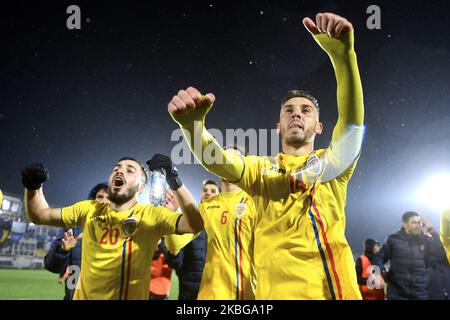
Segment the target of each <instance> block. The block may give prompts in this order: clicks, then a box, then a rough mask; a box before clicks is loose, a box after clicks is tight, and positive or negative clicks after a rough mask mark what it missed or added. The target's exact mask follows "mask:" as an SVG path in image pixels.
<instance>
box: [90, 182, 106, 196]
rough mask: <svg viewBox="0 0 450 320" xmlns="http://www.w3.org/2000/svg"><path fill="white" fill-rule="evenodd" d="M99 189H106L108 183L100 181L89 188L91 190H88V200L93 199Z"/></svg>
mask: <svg viewBox="0 0 450 320" xmlns="http://www.w3.org/2000/svg"><path fill="white" fill-rule="evenodd" d="M100 190H106V191H107V190H108V185H107V184H106V183H105V182H101V183H98V184H96V185H95V187H93V188H92V189H91V191H89V195H88V199H89V200H95V196H96V195H97V192H99V191H100Z"/></svg>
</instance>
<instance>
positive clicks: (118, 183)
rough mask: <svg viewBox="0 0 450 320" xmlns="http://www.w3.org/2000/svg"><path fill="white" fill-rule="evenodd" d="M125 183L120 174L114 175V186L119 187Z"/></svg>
mask: <svg viewBox="0 0 450 320" xmlns="http://www.w3.org/2000/svg"><path fill="white" fill-rule="evenodd" d="M125 184H126V181H125V179H124V178H122V177H121V176H116V177H115V178H114V180H113V186H114V188H121V187H123V186H124V185H125Z"/></svg>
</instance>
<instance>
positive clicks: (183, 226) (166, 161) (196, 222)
mask: <svg viewBox="0 0 450 320" xmlns="http://www.w3.org/2000/svg"><path fill="white" fill-rule="evenodd" d="M147 165H148V168H149V170H150V171H154V170H157V169H160V168H163V169H164V170H165V171H166V181H167V183H168V185H169V187H170V189H172V190H173V192H174V193H175V196H176V197H177V200H178V203H179V204H180V207H181V211H182V212H183V214H182V215H181V217H180V219H179V220H178V225H177V233H178V234H184V233H195V232H199V231H201V230H202V229H203V219H202V216H201V215H200V213H199V211H198V209H197V205H196V203H195V200H194V197H193V196H192V194H191V193H190V192H189V190H188V189H187V188H186V186H184V185H183V183H182V182H181V179H180V178H179V176H178V170H177V169H176V168H175V166H174V165H173V163H172V160H171V159H170V158H169V157H167V156H164V155H162V154H155V155H154V156H153V158H151V159H150V160H148V161H147Z"/></svg>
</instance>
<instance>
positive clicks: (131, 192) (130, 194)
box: [108, 185, 139, 205]
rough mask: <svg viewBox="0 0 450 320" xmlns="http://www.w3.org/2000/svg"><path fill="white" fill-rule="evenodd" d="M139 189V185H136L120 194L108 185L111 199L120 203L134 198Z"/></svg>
mask: <svg viewBox="0 0 450 320" xmlns="http://www.w3.org/2000/svg"><path fill="white" fill-rule="evenodd" d="M138 189H139V186H138V185H136V186H133V187H131V188H129V189H128V190H126V191H125V192H124V193H122V194H119V193H118V192H114V191H113V189H112V188H111V187H108V196H109V201H110V202H112V203H115V204H118V205H121V204H124V203H126V202H128V201H130V200H131V199H133V198H134V196H135V195H136V192H137V191H138Z"/></svg>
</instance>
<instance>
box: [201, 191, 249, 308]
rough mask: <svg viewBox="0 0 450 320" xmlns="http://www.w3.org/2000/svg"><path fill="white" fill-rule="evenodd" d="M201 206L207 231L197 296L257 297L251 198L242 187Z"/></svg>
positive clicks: (215, 197)
mask: <svg viewBox="0 0 450 320" xmlns="http://www.w3.org/2000/svg"><path fill="white" fill-rule="evenodd" d="M198 209H199V211H200V214H201V215H202V217H203V221H204V226H205V231H206V235H207V244H206V262H205V268H204V270H203V276H202V281H201V284H200V290H199V293H198V300H252V299H254V298H255V294H254V286H255V281H256V275H255V268H254V264H253V229H254V226H255V223H256V210H255V206H254V204H253V201H252V199H251V198H250V197H249V196H248V194H246V193H245V192H244V191H243V190H237V191H234V192H222V193H220V194H218V195H216V196H214V197H212V198H210V199H208V200H204V201H203V202H202V203H200V205H199V207H198Z"/></svg>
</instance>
